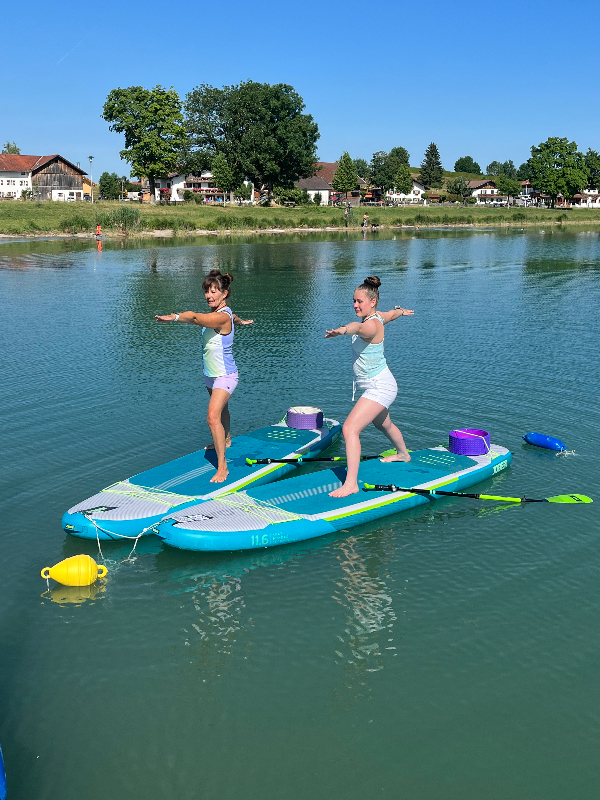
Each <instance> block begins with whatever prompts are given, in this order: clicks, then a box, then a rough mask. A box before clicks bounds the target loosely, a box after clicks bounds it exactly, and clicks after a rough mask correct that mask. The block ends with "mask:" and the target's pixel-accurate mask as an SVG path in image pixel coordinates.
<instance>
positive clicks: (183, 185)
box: [142, 170, 229, 203]
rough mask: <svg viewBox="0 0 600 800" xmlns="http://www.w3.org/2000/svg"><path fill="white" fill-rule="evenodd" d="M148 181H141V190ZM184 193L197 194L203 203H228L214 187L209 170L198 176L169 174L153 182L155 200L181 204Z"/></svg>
mask: <svg viewBox="0 0 600 800" xmlns="http://www.w3.org/2000/svg"><path fill="white" fill-rule="evenodd" d="M149 185H150V181H149V180H148V179H147V178H144V179H143V180H142V188H148V187H149ZM184 192H194V194H199V195H200V196H201V197H202V198H203V200H204V202H205V203H224V202H228V201H229V195H228V194H227V193H225V192H223V191H221V189H219V188H218V187H217V186H216V185H215V181H214V178H213V175H212V172H210V170H203V172H202V173H201V174H200V175H181V174H178V173H175V172H171V173H169V175H168V177H166V178H156V180H155V181H154V195H155V200H156V201H157V202H159V201H160V200H161V199H163V200H168V201H169V202H171V203H183V195H184Z"/></svg>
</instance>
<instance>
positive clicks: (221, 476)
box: [210, 467, 229, 483]
mask: <svg viewBox="0 0 600 800" xmlns="http://www.w3.org/2000/svg"><path fill="white" fill-rule="evenodd" d="M228 475H229V470H228V469H227V467H223V469H218V470H217V471H216V472H215V474H214V475H213V476H212V478H211V479H210V482H211V483H223V482H224V481H226V480H227V476H228Z"/></svg>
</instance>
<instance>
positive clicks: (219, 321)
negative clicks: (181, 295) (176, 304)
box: [155, 311, 229, 329]
mask: <svg viewBox="0 0 600 800" xmlns="http://www.w3.org/2000/svg"><path fill="white" fill-rule="evenodd" d="M155 319H156V320H157V321H158V322H187V323H188V324H190V325H200V326H201V327H202V328H214V329H219V328H225V327H227V323H228V322H229V314H222V313H221V312H220V311H211V312H209V313H208V314H199V313H197V312H196V311H183V312H182V313H181V314H164V315H163V316H159V315H158V314H156V315H155Z"/></svg>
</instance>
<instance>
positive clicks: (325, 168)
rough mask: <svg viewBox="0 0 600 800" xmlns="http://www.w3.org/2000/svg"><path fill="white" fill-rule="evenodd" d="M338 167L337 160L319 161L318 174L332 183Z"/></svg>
mask: <svg viewBox="0 0 600 800" xmlns="http://www.w3.org/2000/svg"><path fill="white" fill-rule="evenodd" d="M337 168H338V162H337V161H318V162H317V166H316V169H317V175H318V176H319V178H323V180H325V181H327V183H331V181H332V180H333V176H334V175H335V171H336V169H337Z"/></svg>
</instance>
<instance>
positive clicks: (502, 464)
mask: <svg viewBox="0 0 600 800" xmlns="http://www.w3.org/2000/svg"><path fill="white" fill-rule="evenodd" d="M507 467H508V461H501V462H500V463H499V464H496V466H495V467H494V475H495V474H496V473H497V472H502V470H503V469H506V468H507Z"/></svg>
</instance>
